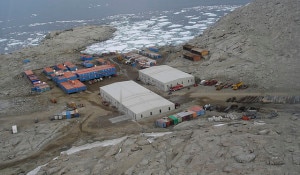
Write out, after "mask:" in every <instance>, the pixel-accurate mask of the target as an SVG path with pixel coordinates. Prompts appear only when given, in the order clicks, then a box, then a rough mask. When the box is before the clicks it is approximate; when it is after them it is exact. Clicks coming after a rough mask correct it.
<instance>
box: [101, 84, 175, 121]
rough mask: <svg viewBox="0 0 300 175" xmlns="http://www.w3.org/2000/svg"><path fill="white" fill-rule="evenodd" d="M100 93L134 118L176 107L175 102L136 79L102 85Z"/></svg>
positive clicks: (152, 114) (137, 118)
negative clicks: (145, 86)
mask: <svg viewBox="0 0 300 175" xmlns="http://www.w3.org/2000/svg"><path fill="white" fill-rule="evenodd" d="M100 95H101V97H102V98H103V99H104V100H105V101H108V102H110V104H111V105H113V106H116V107H117V108H118V110H119V111H120V112H123V113H125V114H126V115H128V116H130V117H132V119H133V120H139V119H141V118H145V117H149V116H154V115H157V114H161V113H164V112H168V111H171V110H174V109H175V104H174V103H172V102H170V101H168V100H166V99H164V98H163V97H161V96H159V95H157V94H156V93H154V92H152V91H150V90H148V89H146V88H144V87H143V86H141V85H139V84H137V83H136V82H134V81H123V82H117V83H112V84H110V85H106V86H103V87H100Z"/></svg>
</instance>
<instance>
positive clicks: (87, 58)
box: [80, 54, 93, 61]
mask: <svg viewBox="0 0 300 175" xmlns="http://www.w3.org/2000/svg"><path fill="white" fill-rule="evenodd" d="M80 59H81V60H82V61H90V60H93V56H92V55H86V54H82V55H80Z"/></svg>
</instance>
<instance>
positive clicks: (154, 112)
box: [100, 89, 175, 120]
mask: <svg viewBox="0 0 300 175" xmlns="http://www.w3.org/2000/svg"><path fill="white" fill-rule="evenodd" d="M100 95H101V97H102V98H103V99H104V100H105V101H107V102H109V103H110V105H112V106H115V107H116V108H117V109H118V110H119V111H120V112H123V113H124V114H125V115H128V116H130V117H132V119H133V120H140V119H142V118H146V117H151V116H155V115H158V114H161V113H165V112H168V111H171V110H174V109H175V104H174V103H172V104H170V105H165V106H161V107H159V108H154V109H149V110H146V111H143V112H141V113H134V112H133V111H131V110H130V109H128V108H127V107H125V106H124V105H122V104H121V103H120V102H118V101H117V100H115V99H114V98H113V97H112V96H111V95H109V94H108V93H106V92H105V91H103V90H102V89H100Z"/></svg>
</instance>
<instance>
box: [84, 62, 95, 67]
mask: <svg viewBox="0 0 300 175" xmlns="http://www.w3.org/2000/svg"><path fill="white" fill-rule="evenodd" d="M82 65H83V66H84V67H86V68H90V67H93V66H94V64H93V63H91V62H89V61H84V62H83V63H82Z"/></svg>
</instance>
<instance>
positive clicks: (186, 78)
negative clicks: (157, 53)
mask: <svg viewBox="0 0 300 175" xmlns="http://www.w3.org/2000/svg"><path fill="white" fill-rule="evenodd" d="M139 79H140V80H141V81H143V82H144V83H149V84H151V85H154V86H156V87H157V88H158V89H160V90H162V91H168V90H169V89H170V88H171V87H174V86H176V85H178V84H182V85H183V87H186V86H190V85H193V84H195V77H194V76H193V75H191V74H188V73H185V72H182V71H180V70H178V69H175V68H173V67H170V66H167V65H161V66H153V67H150V68H147V69H142V70H139Z"/></svg>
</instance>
